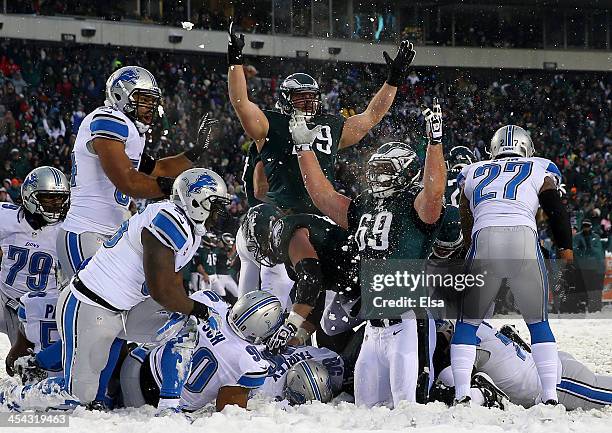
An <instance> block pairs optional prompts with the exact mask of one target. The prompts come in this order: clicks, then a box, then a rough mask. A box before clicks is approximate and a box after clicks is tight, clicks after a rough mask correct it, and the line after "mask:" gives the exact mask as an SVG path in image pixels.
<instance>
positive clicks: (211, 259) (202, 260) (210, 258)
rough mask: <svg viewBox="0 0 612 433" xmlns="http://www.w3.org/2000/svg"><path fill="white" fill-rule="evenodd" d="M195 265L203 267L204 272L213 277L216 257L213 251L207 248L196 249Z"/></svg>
mask: <svg viewBox="0 0 612 433" xmlns="http://www.w3.org/2000/svg"><path fill="white" fill-rule="evenodd" d="M196 265H202V266H203V267H204V272H206V273H207V274H208V275H215V274H216V273H217V256H216V255H215V253H214V251H213V249H212V248H209V247H200V248H199V249H198V254H197V259H196Z"/></svg>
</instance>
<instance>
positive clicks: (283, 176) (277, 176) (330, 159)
mask: <svg viewBox="0 0 612 433" xmlns="http://www.w3.org/2000/svg"><path fill="white" fill-rule="evenodd" d="M264 113H265V115H266V117H267V119H268V122H269V125H270V126H269V129H268V136H267V137H266V142H265V144H264V145H263V148H262V149H261V152H260V154H259V156H260V160H261V161H262V162H263V164H264V169H265V173H266V178H267V179H268V184H269V189H268V197H269V198H270V200H271V201H272V202H273V203H274V204H275V205H276V206H278V207H279V208H281V209H285V210H291V211H292V212H293V213H317V214H319V213H320V212H319V210H318V209H317V208H316V207H315V205H314V204H313V202H312V200H311V199H310V196H309V195H308V192H307V191H306V187H305V186H304V182H303V181H302V174H301V172H300V166H299V164H298V159H297V156H296V155H295V153H293V140H292V138H291V133H290V132H289V119H290V116H287V115H285V114H282V113H280V112H277V111H264ZM312 123H315V124H317V125H323V128H322V129H321V132H320V133H319V135H318V136H317V137H316V139H315V141H314V142H313V150H314V151H315V153H316V154H317V158H318V160H319V164H321V169H322V170H323V173H324V174H325V176H326V177H327V178H328V179H329V181H330V182H333V181H334V171H335V166H334V165H335V161H336V155H337V153H338V146H339V144H340V137H341V136H342V128H343V127H344V117H342V116H340V115H331V114H321V115H317V116H315V117H314V118H313V119H312Z"/></svg>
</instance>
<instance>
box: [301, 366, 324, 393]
mask: <svg viewBox="0 0 612 433" xmlns="http://www.w3.org/2000/svg"><path fill="white" fill-rule="evenodd" d="M302 367H303V368H304V372H305V373H306V377H307V378H308V382H309V383H310V387H311V388H312V392H313V393H314V395H315V398H316V399H317V400H319V401H321V390H319V387H318V385H317V381H316V379H315V376H314V373H313V372H312V370H311V368H310V365H308V362H306V361H304V362H303V363H302Z"/></svg>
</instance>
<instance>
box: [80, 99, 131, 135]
mask: <svg viewBox="0 0 612 433" xmlns="http://www.w3.org/2000/svg"><path fill="white" fill-rule="evenodd" d="M91 114H92V119H91V123H90V125H89V129H90V131H91V134H92V136H93V137H94V138H95V137H102V138H107V139H110V140H119V141H126V140H127V138H128V136H129V128H128V123H127V122H128V118H127V117H126V116H125V114H123V113H122V112H120V111H118V110H115V109H113V108H111V107H98V108H96V109H95V110H94V111H93V112H92V113H91Z"/></svg>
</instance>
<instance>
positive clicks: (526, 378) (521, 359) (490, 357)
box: [475, 322, 540, 407]
mask: <svg viewBox="0 0 612 433" xmlns="http://www.w3.org/2000/svg"><path fill="white" fill-rule="evenodd" d="M476 335H477V336H478V338H480V344H479V345H478V351H477V353H478V355H477V357H476V363H475V367H476V370H478V371H481V372H483V373H486V374H487V375H489V377H491V379H493V382H494V383H495V384H496V385H497V386H498V387H499V388H500V389H502V390H503V391H504V392H505V393H506V394H507V395H508V397H509V398H510V401H512V402H513V403H515V404H520V405H523V406H526V407H529V406H533V405H534V403H535V399H536V397H537V396H538V395H539V393H540V379H539V377H538V370H537V369H536V366H535V362H534V361H533V358H532V356H531V353H529V352H525V351H524V350H523V349H521V348H520V347H519V346H518V345H517V344H516V343H514V342H513V341H512V340H510V339H509V338H508V337H506V336H505V335H503V334H501V333H500V332H498V330H497V329H495V328H493V327H491V325H489V324H488V323H486V322H483V323H482V324H481V325H480V326H479V327H478V330H477V332H476Z"/></svg>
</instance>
